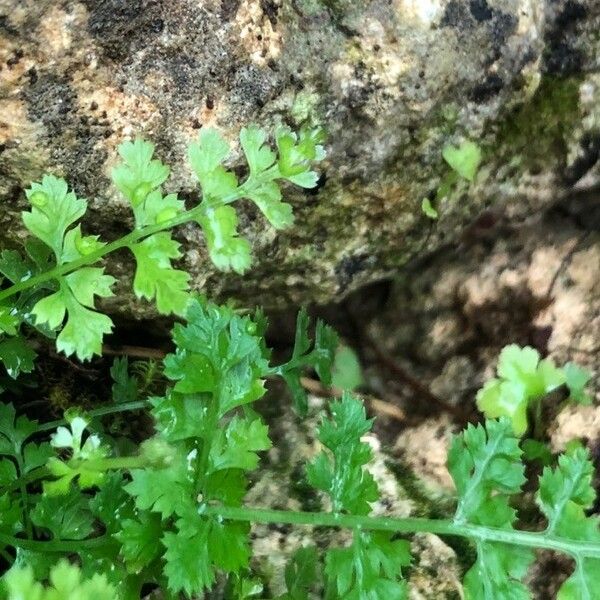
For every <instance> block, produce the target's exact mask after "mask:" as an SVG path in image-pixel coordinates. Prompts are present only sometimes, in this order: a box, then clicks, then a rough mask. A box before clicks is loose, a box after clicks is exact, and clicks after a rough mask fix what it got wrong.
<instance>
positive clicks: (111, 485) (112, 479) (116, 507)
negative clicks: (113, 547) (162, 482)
mask: <svg viewBox="0 0 600 600" xmlns="http://www.w3.org/2000/svg"><path fill="white" fill-rule="evenodd" d="M124 488H125V480H124V478H123V474H122V473H120V472H119V471H112V472H110V473H107V475H106V477H105V478H104V479H103V481H102V482H101V484H100V486H99V490H98V491H97V492H96V494H95V496H94V497H93V498H91V499H90V501H89V507H90V511H91V512H92V514H93V515H94V517H96V518H97V519H99V520H100V521H102V523H104V527H105V528H106V531H107V533H109V534H114V533H117V532H118V531H120V530H121V521H123V520H125V519H133V518H134V517H135V513H134V506H133V499H132V497H131V496H130V495H129V494H128V493H127V492H126V491H125V489H124Z"/></svg>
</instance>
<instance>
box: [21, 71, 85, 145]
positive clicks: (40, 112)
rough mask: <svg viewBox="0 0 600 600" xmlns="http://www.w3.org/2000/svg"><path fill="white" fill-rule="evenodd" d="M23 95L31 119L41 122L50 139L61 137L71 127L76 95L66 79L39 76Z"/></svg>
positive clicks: (47, 75) (53, 76) (51, 75)
mask: <svg viewBox="0 0 600 600" xmlns="http://www.w3.org/2000/svg"><path fill="white" fill-rule="evenodd" d="M23 95H24V97H25V100H26V102H27V109H28V112H29V115H30V117H31V119H32V120H33V121H41V122H42V123H43V124H44V127H45V128H46V130H47V132H48V136H49V137H50V138H53V137H56V136H60V135H62V133H63V132H64V131H65V130H66V129H68V128H69V127H71V126H72V125H73V118H74V116H73V115H74V112H75V101H76V99H77V94H76V92H75V90H74V89H73V87H72V86H71V84H70V82H69V80H68V79H67V78H65V77H60V76H58V75H55V74H43V75H40V76H39V77H38V78H37V79H36V81H35V82H34V83H33V84H32V85H30V86H29V87H27V88H26V89H25V91H24V94H23Z"/></svg>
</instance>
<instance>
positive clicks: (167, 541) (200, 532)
mask: <svg viewBox="0 0 600 600" xmlns="http://www.w3.org/2000/svg"><path fill="white" fill-rule="evenodd" d="M209 533H210V522H209V521H208V520H202V521H201V525H200V526H199V527H198V526H196V527H194V528H193V529H191V528H187V527H180V528H179V531H178V532H177V533H172V532H167V533H165V535H164V537H163V544H164V546H165V547H166V549H167V551H166V552H165V555H164V557H165V560H166V564H165V567H164V574H165V575H166V577H167V581H168V586H169V590H170V591H171V592H172V593H173V594H177V593H178V592H180V591H183V592H185V594H187V595H188V596H194V595H197V594H201V593H202V592H203V590H204V589H205V588H210V587H211V586H212V584H213V583H214V581H215V574H214V570H213V567H212V564H211V561H210V556H209V544H208V536H209Z"/></svg>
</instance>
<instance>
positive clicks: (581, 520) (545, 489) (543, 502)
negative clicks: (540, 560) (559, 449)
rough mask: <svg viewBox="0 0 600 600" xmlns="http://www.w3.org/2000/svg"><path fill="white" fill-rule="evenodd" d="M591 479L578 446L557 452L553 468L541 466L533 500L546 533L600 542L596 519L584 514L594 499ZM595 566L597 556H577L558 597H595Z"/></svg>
mask: <svg viewBox="0 0 600 600" xmlns="http://www.w3.org/2000/svg"><path fill="white" fill-rule="evenodd" d="M593 478H594V465H593V463H592V461H591V460H590V457H589V455H588V453H587V451H586V450H584V449H583V448H581V447H576V448H574V449H572V450H570V451H568V452H567V453H566V454H563V455H561V456H560V457H559V459H558V467H557V468H556V469H551V468H549V467H546V468H545V469H544V472H543V473H542V476H541V477H540V486H539V492H538V496H537V503H538V505H539V507H540V509H541V511H542V512H543V513H544V515H545V516H546V518H547V519H548V527H547V529H546V533H548V534H552V535H556V536H559V537H565V538H568V539H571V540H581V541H582V542H583V541H585V542H596V543H598V542H600V530H599V528H598V526H599V525H600V519H599V518H598V516H597V515H591V516H587V514H586V513H587V511H589V509H590V508H591V507H592V506H593V505H594V502H595V500H596V492H595V490H594V488H593V485H592V482H593ZM599 568H600V560H599V559H592V558H584V557H577V558H576V561H575V571H574V573H573V574H572V575H571V577H569V579H567V580H566V581H565V582H564V583H563V584H562V586H561V588H560V590H559V592H558V598H559V600H576V599H579V598H597V597H599V594H600V580H599V579H598V569H599Z"/></svg>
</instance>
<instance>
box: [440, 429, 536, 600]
mask: <svg viewBox="0 0 600 600" xmlns="http://www.w3.org/2000/svg"><path fill="white" fill-rule="evenodd" d="M448 469H449V471H450V474H451V476H452V479H453V480H454V483H455V485H456V489H457V491H458V506H457V508H456V514H455V517H454V520H455V522H457V523H465V522H467V523H472V524H478V525H486V526H490V527H500V528H504V529H512V527H513V523H514V521H515V518H516V515H515V510H514V509H513V508H512V507H511V506H510V505H509V497H510V495H511V494H515V493H517V492H519V491H520V489H521V486H522V484H523V483H524V482H525V476H524V473H523V472H524V466H523V464H522V462H521V450H520V448H519V440H518V439H517V438H516V437H515V434H514V433H513V430H512V426H511V422H510V421H509V420H508V419H506V418H503V419H501V420H499V421H491V420H490V421H486V424H485V428H484V427H482V426H481V425H477V426H474V425H469V426H468V427H467V429H466V430H465V431H464V432H463V433H462V434H461V435H459V436H456V437H455V438H454V439H453V441H452V445H451V447H450V450H449V452H448ZM532 561H533V553H532V552H531V550H530V549H528V548H514V547H513V546H511V545H505V544H498V543H491V542H484V541H481V540H480V541H478V543H477V561H476V562H475V564H474V565H473V567H471V569H470V570H469V571H468V572H467V574H466V576H465V594H466V597H467V598H469V599H470V600H480V599H481V600H487V598H505V597H511V598H512V597H513V595H514V598H517V599H521V598H523V599H525V598H528V597H529V595H528V592H527V588H526V587H525V586H524V585H523V584H522V582H521V579H522V578H523V577H524V576H525V574H526V572H527V569H528V567H529V565H530V564H531V562H532Z"/></svg>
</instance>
